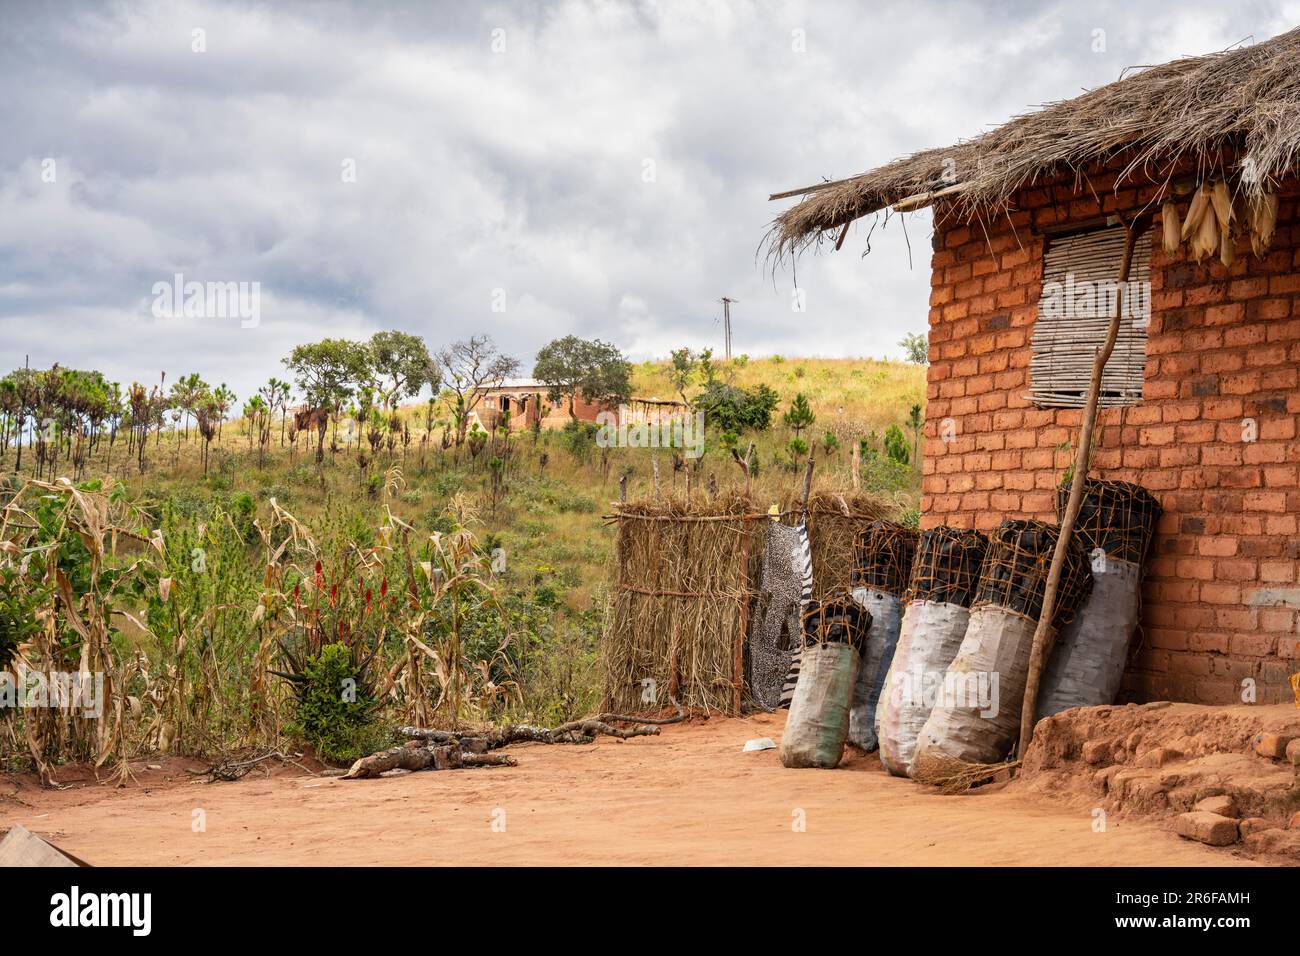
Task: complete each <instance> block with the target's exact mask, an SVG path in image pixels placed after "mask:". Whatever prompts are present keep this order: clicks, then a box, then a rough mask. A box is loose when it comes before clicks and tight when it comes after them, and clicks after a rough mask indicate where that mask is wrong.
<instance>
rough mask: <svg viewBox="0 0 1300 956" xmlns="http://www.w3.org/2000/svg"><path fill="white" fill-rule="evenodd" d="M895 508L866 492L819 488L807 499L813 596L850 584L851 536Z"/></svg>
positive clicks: (836, 592) (822, 596)
mask: <svg viewBox="0 0 1300 956" xmlns="http://www.w3.org/2000/svg"><path fill="white" fill-rule="evenodd" d="M896 511H897V508H896V507H895V506H894V505H892V504H891V503H890V502H889V501H888V500H887V499H885V498H882V497H880V496H879V495H873V494H867V493H858V494H834V493H831V492H820V493H817V494H814V495H813V496H812V497H810V498H809V499H808V548H809V550H810V551H812V564H813V597H815V598H817V599H818V600H826V599H828V598H831V597H834V596H836V595H841V594H843V593H844V592H846V591H848V590H849V589H850V588H851V587H852V586H853V585H852V576H853V541H854V539H855V538H857V536H858V534H859V533H860V532H862V531H863V530H865V529H866V527H867V526H868V525H869V524H871V522H873V521H875V520H877V519H878V518H888V517H892V516H893V514H894V513H895V512H896Z"/></svg>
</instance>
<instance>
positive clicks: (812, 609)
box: [802, 594, 871, 653]
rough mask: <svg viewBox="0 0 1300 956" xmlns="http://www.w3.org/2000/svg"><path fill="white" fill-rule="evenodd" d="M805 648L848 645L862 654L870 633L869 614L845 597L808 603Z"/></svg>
mask: <svg viewBox="0 0 1300 956" xmlns="http://www.w3.org/2000/svg"><path fill="white" fill-rule="evenodd" d="M802 629H803V642H804V646H805V647H814V646H816V645H818V644H851V645H852V646H853V647H854V648H856V649H857V651H858V653H861V652H862V650H863V648H864V647H865V646H866V642H867V634H868V633H870V631H871V613H870V612H869V611H868V610H867V609H866V608H864V607H862V605H860V604H858V602H857V601H855V600H853V598H851V597H849V596H848V595H847V594H846V595H843V596H841V597H834V598H831V599H830V600H827V601H810V602H808V606H807V607H806V608H805V609H804V612H803V620H802Z"/></svg>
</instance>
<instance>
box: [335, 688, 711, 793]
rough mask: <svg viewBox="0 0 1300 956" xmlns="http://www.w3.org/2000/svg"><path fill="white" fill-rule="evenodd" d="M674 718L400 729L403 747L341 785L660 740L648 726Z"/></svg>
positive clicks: (607, 717) (359, 764) (368, 762)
mask: <svg viewBox="0 0 1300 956" xmlns="http://www.w3.org/2000/svg"><path fill="white" fill-rule="evenodd" d="M674 704H675V706H676V707H677V716H676V717H661V718H647V719H645V720H644V721H642V720H641V718H638V717H627V716H624V715H622V714H601V715H600V716H599V717H586V718H583V719H582V720H571V721H569V722H568V723H564V724H560V726H558V727H535V726H533V725H531V724H507V725H506V726H505V727H496V728H490V729H480V730H469V729H466V730H440V729H437V728H431V727H398V728H397V732H398V733H399V734H400V735H401V736H403V737H409V738H411V739H410V740H408V741H407V742H406V743H405V744H404V745H402V746H400V747H390V748H388V749H387V750H381V751H379V752H377V753H373V754H371V755H370V756H368V757H362V758H361V759H360V760H358V761H356V762H355V763H354V764H352V767H351V768H350V769H349V770H348V772H347V773H345V774H344V775H343V776H342V777H341V778H340V779H343V780H363V779H367V778H370V777H378V776H379V775H380V774H383V773H387V772H388V771H390V770H409V771H417V770H456V769H459V768H462V767H513V766H515V761H514V759H513V758H511V757H509V756H507V755H505V754H493V753H489V751H492V750H498V749H500V748H501V747H506V746H509V745H510V744H515V743H540V744H589V743H591V742H592V741H594V740H595V739H596V738H597V737H602V736H603V737H613V738H615V739H616V740H627V739H629V738H631V737H657V736H658V735H659V728H658V727H657V726H647V725H648V724H675V723H678V722H679V721H682V720H685V719H686V717H687V716H688V715H687V711H686V708H684V707H682V706H681V705H680V704H677V703H676V702H675V701H674ZM620 721H621V722H633V721H640V723H638V725H637V726H635V727H628V728H625V729H624V728H619V727H615V726H613V724H612V723H611V722H620Z"/></svg>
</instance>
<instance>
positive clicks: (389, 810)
mask: <svg viewBox="0 0 1300 956" xmlns="http://www.w3.org/2000/svg"><path fill="white" fill-rule="evenodd" d="M783 720H784V715H776V716H759V717H755V718H750V719H746V720H724V719H717V718H715V719H714V720H711V721H707V722H699V723H692V724H688V725H683V726H671V727H666V728H664V733H663V735H662V736H661V737H648V738H641V739H637V740H631V741H628V742H626V743H619V742H617V741H611V740H606V739H602V740H600V741H599V742H598V743H596V744H595V745H592V746H588V747H569V746H557V747H546V746H543V745H527V746H519V747H514V748H511V750H510V752H511V753H512V754H513V755H514V756H516V757H517V758H518V760H519V766H518V767H515V768H503V769H485V770H473V771H463V772H444V773H437V772H425V773H417V774H411V775H408V776H403V777H398V778H388V779H381V780H357V781H344V780H339V779H337V778H313V777H306V776H299V775H297V772H296V771H293V770H292V769H290V770H288V771H285V772H277V774H276V775H274V776H273V777H271V778H270V779H267V778H263V777H258V776H249V777H246V778H245V779H244V780H242V781H239V782H237V783H221V784H213V785H210V786H209V785H197V784H191V783H188V782H186V781H184V780H180V779H172V780H170V781H167V780H163V779H162V777H163V773H162V772H158V771H154V772H146V773H144V774H142V776H141V783H140V785H138V786H135V787H130V788H125V789H117V788H113V787H109V786H88V787H79V788H73V789H69V790H64V791H59V792H51V791H41V790H37V789H34V788H31V787H27V786H24V787H21V788H19V789H18V790H17V792H16V793H14V786H13V784H12V782H7V781H4V780H3V779H0V829H3V828H5V827H8V826H10V825H11V824H13V823H22V824H23V825H24V826H26V827H27V828H28V829H30V830H33V831H35V832H37V833H39V834H42V835H47V836H49V837H50V838H51V839H53V840H54V841H56V842H57V843H59V844H60V845H61V846H63V847H65V848H66V849H68V850H69V851H70V852H72V853H75V854H77V855H78V856H80V857H82V858H83V859H85V860H87V861H89V862H91V863H96V864H101V865H107V864H128V865H129V864H207V865H222V864H276V865H283V864H290V865H292V864H317V865H338V864H382V865H388V866H393V865H401V864H444V863H445V864H587V863H591V864H800V863H810V864H855V865H885V864H892V865H907V864H934V865H990V864H994V865H996V864H1021V865H1054V864H1070V865H1089V866H1108V865H1120V864H1123V865H1130V866H1132V865H1138V866H1141V865H1162V866H1175V865H1177V866H1195V865H1202V864H1204V865H1218V866H1222V865H1227V864H1234V863H1248V862H1249V861H1248V860H1246V859H1244V858H1243V857H1241V856H1240V855H1239V854H1238V853H1236V852H1234V851H1225V850H1213V849H1210V848H1208V847H1205V846H1201V845H1200V844H1193V843H1189V842H1187V841H1185V840H1181V839H1179V838H1178V837H1176V836H1174V835H1173V834H1172V833H1171V832H1169V831H1168V830H1166V829H1164V828H1163V827H1162V826H1161V825H1159V824H1152V823H1145V822H1138V821H1135V820H1132V819H1116V818H1114V817H1113V816H1112V818H1111V819H1110V820H1109V821H1108V825H1107V828H1106V831H1105V832H1104V833H1095V832H1093V828H1092V815H1091V807H1088V806H1071V805H1065V804H1063V803H1057V802H1054V801H1048V800H1046V799H1045V798H1043V797H1040V796H1033V795H1022V794H1016V793H1008V792H1002V791H992V790H987V789H986V790H985V791H984V792H980V793H976V794H969V795H966V796H961V797H945V796H942V795H940V794H937V793H935V792H932V791H927V790H923V789H921V788H920V787H918V786H917V785H915V784H913V783H911V782H910V781H906V780H900V779H897V778H893V777H890V776H889V775H887V774H886V773H885V771H884V770H883V769H882V768H881V766H880V763H879V761H878V760H877V759H876V758H875V757H874V756H871V757H865V758H864V757H856V758H854V759H853V760H852V761H851V762H850V763H849V764H848V765H847V767H846V768H842V769H840V770H836V771H820V770H799V771H795V770H785V769H784V768H782V767H781V765H780V762H779V761H778V759H777V755H776V752H775V751H772V750H769V751H763V752H759V753H741V750H740V748H741V746H742V745H743V744H744V742H745V741H746V740H748V739H750V738H753V737H772V738H773V739H779V736H780V730H781V725H782V723H783ZM170 767H171V765H169V768H170ZM173 773H174V770H173ZM6 794H13V795H12V796H6ZM20 801H21V802H20ZM196 809H202V810H203V811H204V814H205V816H206V832H202V833H195V832H193V831H192V828H191V821H192V819H193V811H194V810H196ZM800 811H802V813H803V815H804V819H805V820H806V824H807V827H806V831H805V832H794V831H793V830H792V823H793V822H794V821H795V819H796V815H797V814H798V812H800ZM502 819H504V823H505V831H504V832H499V829H498V830H497V831H494V829H493V823H494V820H495V821H498V822H499V821H501V820H502Z"/></svg>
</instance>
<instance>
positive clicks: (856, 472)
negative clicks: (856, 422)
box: [849, 439, 862, 491]
mask: <svg viewBox="0 0 1300 956" xmlns="http://www.w3.org/2000/svg"><path fill="white" fill-rule="evenodd" d="M849 462H850V464H851V465H852V471H853V490H854V491H858V490H859V489H860V488H861V487H862V444H861V443H860V442H859V441H858V440H857V439H854V441H853V451H852V452H851V453H850V454H849Z"/></svg>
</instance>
